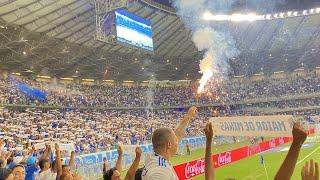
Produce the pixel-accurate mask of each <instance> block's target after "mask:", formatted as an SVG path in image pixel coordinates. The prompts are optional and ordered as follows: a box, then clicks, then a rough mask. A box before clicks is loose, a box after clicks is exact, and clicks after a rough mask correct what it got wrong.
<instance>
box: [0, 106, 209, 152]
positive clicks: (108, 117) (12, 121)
mask: <svg viewBox="0 0 320 180" xmlns="http://www.w3.org/2000/svg"><path fill="white" fill-rule="evenodd" d="M182 114H183V113H182V112H180V111H176V110H158V111H154V112H153V113H151V112H148V111H147V112H145V110H131V111H130V110H127V111H111V110H110V111H103V112H98V111H89V110H87V111H58V110H48V111H41V110H26V111H23V112H20V111H8V110H4V111H3V113H1V114H0V138H3V139H5V144H4V145H5V148H7V149H12V150H13V149H17V148H18V149H19V147H22V146H23V145H25V144H28V143H31V142H32V143H41V142H45V141H59V142H65V143H70V142H72V143H74V144H75V146H76V152H77V153H90V152H96V151H102V150H109V149H112V148H113V147H114V145H115V144H117V142H119V141H120V142H123V143H124V144H130V145H135V144H147V143H150V142H151V134H152V132H153V130H154V129H155V128H158V127H171V128H173V127H174V126H175V124H176V123H177V121H178V120H179V119H181V116H182ZM206 117H208V115H206V116H205V115H203V116H202V117H201V118H200V116H199V117H198V118H196V120H195V121H194V122H193V123H191V124H190V127H188V129H187V136H190V137H192V136H197V135H198V134H199V133H201V129H202V124H204V120H205V119H204V118H206Z"/></svg>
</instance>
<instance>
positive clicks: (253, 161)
mask: <svg viewBox="0 0 320 180" xmlns="http://www.w3.org/2000/svg"><path fill="white" fill-rule="evenodd" d="M245 145H248V143H238V144H232V145H231V144H229V145H222V146H218V147H213V149H212V152H213V153H219V152H223V151H227V150H232V149H236V148H239V147H243V146H245ZM305 145H308V147H304V148H303V149H302V150H301V152H300V155H299V158H298V161H297V165H296V168H295V171H294V174H293V176H292V178H291V179H293V180H300V179H301V178H300V171H301V168H302V166H303V165H304V163H305V162H306V161H308V160H310V159H314V160H316V161H318V162H320V142H307V143H305ZM289 146H290V143H287V144H285V145H283V146H282V147H279V148H277V150H276V151H273V152H270V153H265V154H264V155H263V156H264V162H265V167H264V166H263V165H262V164H261V162H260V155H255V156H252V157H249V158H246V159H243V160H240V161H237V162H234V163H232V164H229V165H226V166H223V167H221V168H218V169H215V177H216V179H217V180H226V179H236V180H238V179H239V180H240V179H244V180H251V179H257V180H268V179H274V176H275V174H276V172H277V170H278V169H279V167H280V165H281V163H282V162H283V160H284V158H285V156H286V154H287V152H288V151H287V150H288V149H289ZM278 150H279V151H278ZM280 150H283V151H280ZM202 157H204V149H199V150H195V151H193V152H192V153H191V155H189V156H188V155H181V156H175V157H174V158H173V159H172V163H173V164H181V163H184V162H188V161H191V160H195V159H199V158H202ZM192 179H193V180H202V179H204V175H200V176H197V177H194V178H192Z"/></svg>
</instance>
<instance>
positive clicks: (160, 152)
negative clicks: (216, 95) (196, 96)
mask: <svg viewBox="0 0 320 180" xmlns="http://www.w3.org/2000/svg"><path fill="white" fill-rule="evenodd" d="M197 113H198V111H197V108H195V107H192V108H190V109H189V110H188V113H187V114H186V115H184V117H183V118H182V120H180V121H175V122H174V123H172V124H170V126H163V127H162V128H161V127H157V128H156V129H155V131H153V132H152V144H153V147H154V153H151V154H149V155H148V156H147V158H146V160H145V162H144V166H143V168H140V169H139V164H140V158H141V155H142V150H141V149H140V147H139V146H137V147H136V150H135V153H136V157H135V159H134V161H133V163H132V164H131V166H130V168H129V169H128V171H127V173H126V176H125V177H124V180H140V179H143V180H157V179H172V180H177V179H178V178H177V175H176V173H175V172H174V170H173V167H172V166H171V164H170V162H169V161H170V158H171V157H173V156H174V155H175V154H176V153H177V145H178V143H179V141H181V139H182V138H183V137H184V134H185V133H186V127H189V126H190V123H192V122H193V121H194V119H195V118H196V117H197ZM31 114H32V113H31ZM56 115H57V114H56ZM58 115H59V114H58ZM60 115H61V114H60ZM4 116H7V114H4ZM43 117H44V119H42V120H41V121H43V122H47V120H46V116H45V115H44V116H43ZM74 118H75V117H74ZM75 119H76V118H75ZM19 123H21V121H20V122H19ZM202 123H204V122H202ZM177 124H178V125H177ZM171 125H172V126H175V130H174V131H173V129H172V127H171ZM89 126H90V125H89ZM191 126H192V125H191ZM9 128H11V127H9ZM16 133H17V132H16ZM199 133H201V134H203V132H199ZM204 134H205V136H206V149H205V158H204V161H205V165H204V168H205V170H204V172H205V179H206V180H214V179H215V173H214V171H215V170H214V165H213V158H212V154H211V151H212V142H213V137H214V131H213V127H212V124H211V122H209V123H207V125H206V126H205V128H204ZM307 134H308V132H307V131H306V130H305V129H304V128H303V127H302V126H301V125H300V124H299V123H295V124H294V126H293V130H292V135H293V142H292V145H291V147H290V150H289V151H288V154H287V156H286V158H285V159H284V161H283V163H282V165H281V166H280V168H279V170H278V171H277V173H276V175H275V178H274V179H275V180H290V179H291V176H292V174H293V172H294V169H295V164H296V162H297V159H298V156H299V152H300V149H301V147H302V145H303V143H304V141H305V140H306V138H307ZM262 141H263V140H262ZM4 146H6V142H4V141H2V140H0V178H1V179H4V180H34V179H37V180H80V179H81V178H82V177H81V176H80V175H79V174H78V173H77V171H76V164H75V156H76V155H75V152H73V151H72V152H71V155H70V161H69V163H68V164H63V162H62V159H61V158H62V156H61V149H60V147H59V144H58V143H55V145H54V146H52V145H50V144H45V147H44V148H43V149H41V150H36V149H35V147H34V146H25V147H23V148H22V149H21V151H20V152H19V151H13V150H11V149H8V148H6V149H5V148H3V147H4ZM53 147H54V151H53ZM117 149H118V159H117V161H116V163H115V166H114V167H112V168H109V167H108V165H109V163H108V161H107V160H106V159H104V160H103V169H102V171H103V174H102V176H103V179H104V180H120V179H121V173H123V172H122V160H123V159H122V158H123V155H124V150H123V146H122V143H118V148H117ZM53 152H54V153H55V157H54V156H53V154H52V153H53ZM309 165H310V168H309ZM301 178H302V179H303V180H309V179H310V180H318V179H319V166H318V163H317V162H314V161H313V160H311V161H310V164H309V162H306V164H305V166H304V167H303V168H302V169H301Z"/></svg>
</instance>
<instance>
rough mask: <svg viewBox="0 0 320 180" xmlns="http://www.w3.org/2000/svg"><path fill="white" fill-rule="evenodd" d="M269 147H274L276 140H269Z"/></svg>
mask: <svg viewBox="0 0 320 180" xmlns="http://www.w3.org/2000/svg"><path fill="white" fill-rule="evenodd" d="M269 147H270V148H274V147H276V142H275V140H271V141H269Z"/></svg>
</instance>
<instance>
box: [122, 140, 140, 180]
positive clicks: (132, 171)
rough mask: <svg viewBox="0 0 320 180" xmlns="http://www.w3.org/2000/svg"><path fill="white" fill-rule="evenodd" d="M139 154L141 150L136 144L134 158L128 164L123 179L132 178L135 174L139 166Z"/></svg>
mask: <svg viewBox="0 0 320 180" xmlns="http://www.w3.org/2000/svg"><path fill="white" fill-rule="evenodd" d="M141 154H142V150H141V148H140V147H139V146H137V147H136V158H135V159H134V161H133V163H132V165H131V166H130V168H129V170H128V172H127V174H126V177H125V178H124V180H134V177H135V174H136V172H137V170H138V168H139V163H140V159H141Z"/></svg>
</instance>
